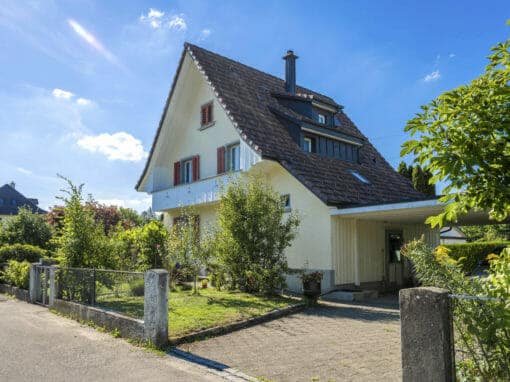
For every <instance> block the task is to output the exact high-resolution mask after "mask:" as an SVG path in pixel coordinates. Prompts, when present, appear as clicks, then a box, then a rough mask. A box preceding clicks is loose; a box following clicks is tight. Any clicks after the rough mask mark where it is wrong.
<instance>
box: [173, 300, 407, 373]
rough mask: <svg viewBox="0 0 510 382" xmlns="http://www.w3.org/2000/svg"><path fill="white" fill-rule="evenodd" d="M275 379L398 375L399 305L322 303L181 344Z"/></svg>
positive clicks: (200, 353) (207, 355) (245, 369)
mask: <svg viewBox="0 0 510 382" xmlns="http://www.w3.org/2000/svg"><path fill="white" fill-rule="evenodd" d="M180 348H181V349H182V350H185V351H189V352H191V353H192V354H195V355H197V356H200V357H203V358H208V359H213V360H215V361H218V362H221V363H223V364H226V365H229V366H230V367H234V368H236V369H239V370H242V371H243V372H245V373H246V374H248V375H252V376H257V377H258V376H263V377H265V378H267V379H269V380H271V381H279V382H283V381H293V382H294V381H321V382H322V381H325V382H326V381H336V382H339V381H379V382H381V381H399V380H401V379H402V377H401V364H400V320H399V313H398V310H397V309H394V308H382V307H376V306H371V307H369V306H360V305H349V304H340V303H323V305H321V306H320V307H317V308H313V309H308V310H306V311H304V312H302V313H298V314H295V315H292V316H289V317H285V318H282V319H278V320H275V321H271V322H268V323H266V324H262V325H258V326H255V327H252V328H248V329H244V330H241V331H238V332H234V333H231V334H228V335H225V336H221V337H216V338H211V339H209V340H205V341H201V342H197V343H193V344H189V345H182V346H181V347H180Z"/></svg>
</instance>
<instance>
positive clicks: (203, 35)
mask: <svg viewBox="0 0 510 382" xmlns="http://www.w3.org/2000/svg"><path fill="white" fill-rule="evenodd" d="M210 35H211V30H210V29H202V31H201V32H200V39H201V40H205V39H206V38H207V37H209V36H210Z"/></svg>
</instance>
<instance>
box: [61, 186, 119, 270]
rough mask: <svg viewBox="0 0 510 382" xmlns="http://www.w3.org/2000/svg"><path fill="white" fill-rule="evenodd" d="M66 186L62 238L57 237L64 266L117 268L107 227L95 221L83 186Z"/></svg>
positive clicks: (62, 198)
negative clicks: (87, 203) (111, 252)
mask: <svg viewBox="0 0 510 382" xmlns="http://www.w3.org/2000/svg"><path fill="white" fill-rule="evenodd" d="M62 179H64V180H65V181H66V183H67V188H66V189H63V190H62V192H64V194H65V196H62V197H60V199H61V200H62V201H63V202H64V206H65V213H64V220H63V227H62V231H61V235H60V236H57V237H55V239H54V242H55V244H56V245H57V251H58V256H59V259H60V262H61V265H63V266H65V267H84V268H114V267H115V264H114V261H113V258H112V256H111V255H110V251H109V248H108V240H107V238H106V235H105V232H104V228H103V226H102V225H101V224H99V223H97V222H96V221H95V219H94V214H93V212H92V210H90V209H88V208H86V207H85V201H84V199H83V191H82V190H83V184H82V185H80V186H76V185H74V184H73V183H72V182H71V181H70V180H69V179H66V178H64V177H62Z"/></svg>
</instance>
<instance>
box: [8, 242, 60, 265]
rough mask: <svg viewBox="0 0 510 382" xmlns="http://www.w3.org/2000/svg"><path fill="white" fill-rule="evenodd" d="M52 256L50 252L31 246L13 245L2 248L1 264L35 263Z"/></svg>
mask: <svg viewBox="0 0 510 382" xmlns="http://www.w3.org/2000/svg"><path fill="white" fill-rule="evenodd" d="M51 255H52V253H51V252H50V251H48V250H46V249H42V248H39V247H36V246H34V245H29V244H12V245H4V246H2V247H0V263H7V262H8V261H9V260H16V261H28V262H30V263H35V262H37V261H39V259H41V258H45V257H51Z"/></svg>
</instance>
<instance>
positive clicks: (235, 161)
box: [227, 143, 241, 171]
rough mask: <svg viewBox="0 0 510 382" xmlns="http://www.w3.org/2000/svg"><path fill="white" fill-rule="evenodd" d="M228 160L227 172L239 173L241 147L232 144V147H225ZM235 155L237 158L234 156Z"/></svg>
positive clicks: (237, 144)
mask: <svg viewBox="0 0 510 382" xmlns="http://www.w3.org/2000/svg"><path fill="white" fill-rule="evenodd" d="M227 150H228V160H229V163H227V165H228V166H227V170H228V171H239V170H240V169H241V145H240V144H239V143H234V144H233V145H230V146H227ZM236 153H237V156H236V155H235V154H236Z"/></svg>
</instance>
